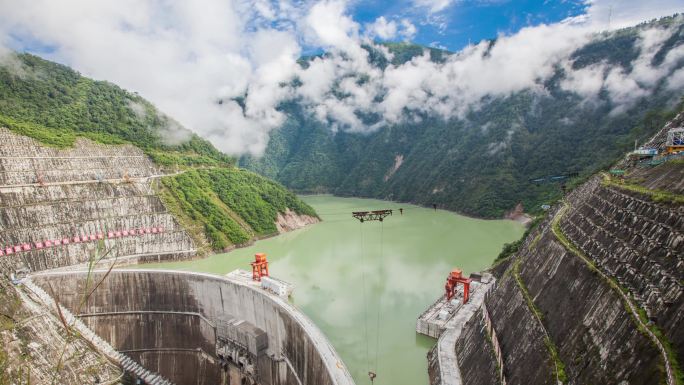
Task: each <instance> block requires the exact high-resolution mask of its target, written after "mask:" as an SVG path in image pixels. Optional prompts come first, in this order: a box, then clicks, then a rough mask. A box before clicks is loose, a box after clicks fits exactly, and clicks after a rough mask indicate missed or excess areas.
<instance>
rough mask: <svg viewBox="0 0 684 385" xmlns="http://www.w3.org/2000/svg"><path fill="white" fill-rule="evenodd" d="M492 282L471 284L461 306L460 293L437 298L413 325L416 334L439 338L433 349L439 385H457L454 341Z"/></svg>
mask: <svg viewBox="0 0 684 385" xmlns="http://www.w3.org/2000/svg"><path fill="white" fill-rule="evenodd" d="M495 283H496V280H495V279H494V278H493V277H492V278H491V279H488V280H487V283H484V282H473V283H471V286H470V299H469V301H468V303H466V304H463V303H462V301H463V298H462V294H461V295H460V296H456V297H454V299H452V302H447V300H446V297H442V298H440V299H439V300H438V301H437V302H435V303H434V304H433V305H431V306H430V307H429V308H428V309H427V310H426V311H425V312H424V313H423V314H422V315H421V316H420V317H419V318H418V321H417V323H416V331H417V332H418V333H421V334H425V335H428V336H430V337H439V339H438V340H437V346H436V347H435V349H434V354H436V360H437V365H436V368H435V370H436V371H438V372H439V373H438V375H436V376H432V377H435V378H437V377H438V378H439V382H438V383H439V384H441V385H461V384H463V381H462V380H461V371H460V370H459V366H458V359H457V357H456V349H455V345H456V341H457V340H458V337H459V336H460V335H461V331H462V330H463V327H464V326H465V324H466V322H468V321H469V320H470V319H471V318H472V317H473V315H475V313H476V312H477V310H478V309H480V307H481V306H482V304H483V302H484V299H485V296H486V295H487V292H489V290H491V289H492V288H493V287H494V285H495Z"/></svg>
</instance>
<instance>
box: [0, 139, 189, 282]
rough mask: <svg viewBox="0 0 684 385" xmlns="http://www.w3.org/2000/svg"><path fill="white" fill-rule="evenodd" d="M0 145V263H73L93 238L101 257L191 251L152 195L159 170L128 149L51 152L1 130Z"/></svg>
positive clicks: (132, 258)
mask: <svg viewBox="0 0 684 385" xmlns="http://www.w3.org/2000/svg"><path fill="white" fill-rule="evenodd" d="M0 142H1V143H2V146H0V228H1V229H2V232H0V246H2V254H3V255H4V258H2V261H3V262H2V263H3V264H9V265H10V266H12V267H17V266H21V265H23V266H24V267H26V268H28V269H29V270H31V271H38V270H47V269H54V268H59V267H64V266H71V265H76V264H81V263H85V262H87V261H89V259H90V258H93V257H94V256H95V254H96V249H97V248H98V244H100V243H102V244H103V245H104V250H108V251H109V252H108V254H107V255H106V258H107V259H109V260H112V259H116V260H117V261H118V262H119V261H120V262H125V263H136V262H142V261H151V260H163V259H181V258H189V257H192V256H193V255H194V254H195V247H194V245H193V241H192V240H191V239H190V237H189V236H188V235H187V234H186V232H185V231H184V230H183V229H182V228H181V227H180V226H179V225H178V223H177V222H176V220H175V219H174V218H173V216H172V215H170V214H169V213H168V212H167V211H166V209H165V207H164V205H163V204H162V202H161V201H160V199H159V198H158V197H157V196H156V195H155V194H154V191H153V189H152V183H153V180H154V178H155V177H157V176H159V172H158V171H157V169H156V167H155V165H154V164H153V163H152V162H151V161H150V160H149V159H148V158H147V157H146V156H145V155H144V154H143V153H142V151H140V150H139V149H137V148H136V147H133V146H130V145H126V146H104V145H98V144H95V143H92V142H90V141H87V140H79V141H78V142H77V145H76V146H75V147H74V148H70V149H66V150H59V149H55V148H50V147H46V146H42V145H40V144H38V143H37V142H35V141H34V140H33V139H30V138H27V137H23V136H18V135H15V134H13V133H11V132H10V131H8V130H6V129H0ZM100 254H101V255H100V256H102V255H103V254H104V252H103V251H101V252H100Z"/></svg>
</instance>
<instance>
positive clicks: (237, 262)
mask: <svg viewBox="0 0 684 385" xmlns="http://www.w3.org/2000/svg"><path fill="white" fill-rule="evenodd" d="M302 198H303V199H304V201H306V202H307V203H309V204H310V205H311V206H313V207H314V208H315V209H316V211H317V212H318V213H319V214H320V216H321V218H322V219H323V222H322V223H320V224H316V225H313V226H309V227H307V228H305V229H301V230H297V231H294V232H291V233H288V234H283V235H280V236H278V237H274V238H270V239H267V240H263V241H259V242H257V243H256V244H255V245H253V246H251V247H247V248H244V249H238V250H235V251H233V252H230V253H228V254H218V255H214V256H211V257H208V258H205V259H202V260H197V261H189V262H178V263H164V264H155V265H146V266H145V267H150V266H152V267H160V268H172V269H178V270H192V271H200V272H210V273H217V274H226V273H228V272H230V271H232V270H234V269H236V268H242V269H245V270H248V269H250V266H249V262H250V261H251V260H252V259H253V256H254V253H256V252H265V253H267V254H268V259H269V261H270V265H269V267H270V272H271V274H272V275H274V276H276V277H278V278H281V279H284V280H286V281H288V282H291V283H294V284H295V286H296V288H295V291H294V295H293V297H292V302H293V303H294V304H295V305H296V306H297V307H299V308H300V309H301V310H302V311H303V312H304V313H306V314H307V315H308V316H309V317H310V318H311V319H312V320H313V321H314V322H315V323H316V325H318V327H320V328H321V329H322V330H323V332H324V333H325V334H326V335H327V337H328V338H329V339H330V341H331V342H332V344H333V345H334V346H335V349H336V350H337V352H338V353H339V354H340V356H341V357H342V359H343V360H344V362H345V363H346V365H347V366H348V368H349V370H350V372H351V374H352V376H353V377H354V379H355V380H356V383H357V384H359V385H361V384H368V383H370V381H369V380H368V376H367V373H368V370H373V371H375V372H377V373H378V378H376V380H375V384H376V385H426V384H428V377H427V361H426V354H427V352H428V350H429V348H430V347H431V346H432V345H434V343H435V340H433V339H431V338H428V337H423V336H419V335H417V334H416V333H415V323H416V317H418V315H420V313H421V312H423V310H425V308H426V307H427V306H428V305H430V304H431V303H432V302H433V301H435V300H436V298H437V297H438V296H439V295H440V293H441V291H442V288H443V286H444V280H445V278H446V275H447V274H448V272H449V270H450V269H451V268H452V267H460V268H462V269H463V270H464V271H465V272H466V273H471V272H474V271H480V270H482V269H484V268H486V267H488V266H490V265H491V263H492V261H493V260H494V258H495V257H496V255H497V254H498V253H499V251H500V250H501V246H502V245H503V244H504V243H506V242H511V241H513V240H516V239H518V238H520V236H521V235H522V233H523V232H524V228H523V227H522V226H521V225H519V224H517V223H515V222H513V221H507V220H497V221H484V220H478V219H471V218H467V217H463V216H459V215H456V214H453V213H450V212H446V211H439V210H438V211H434V210H432V209H425V208H420V207H416V206H411V205H406V204H399V203H389V202H384V201H379V200H371V199H357V198H337V197H332V196H327V195H318V196H304V197H302ZM399 207H403V208H404V214H403V215H399V212H398V211H396V212H395V214H394V215H393V216H391V217H388V218H387V219H386V220H385V221H384V222H383V223H382V224H381V223H379V222H366V223H363V224H360V223H359V222H358V221H356V220H355V219H353V218H351V212H352V211H361V210H377V209H385V208H388V209H395V210H397V209H399ZM364 276H365V279H364ZM364 286H365V292H366V294H365V296H364ZM364 298H365V301H364ZM364 308H366V309H367V310H365V311H364ZM378 324H379V326H380V327H379V328H378Z"/></svg>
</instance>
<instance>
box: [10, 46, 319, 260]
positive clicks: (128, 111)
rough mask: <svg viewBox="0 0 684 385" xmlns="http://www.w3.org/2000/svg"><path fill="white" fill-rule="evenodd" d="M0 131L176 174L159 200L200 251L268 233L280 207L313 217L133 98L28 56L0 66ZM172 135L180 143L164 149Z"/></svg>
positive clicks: (165, 184) (167, 179)
mask: <svg viewBox="0 0 684 385" xmlns="http://www.w3.org/2000/svg"><path fill="white" fill-rule="evenodd" d="M0 127H7V128H9V129H11V130H12V131H14V132H16V133H18V134H21V135H26V136H29V137H32V138H35V139H37V140H38V141H40V142H42V143H44V144H47V145H50V146H56V147H60V148H61V147H69V146H72V145H73V144H74V141H75V140H76V139H77V138H79V137H83V138H88V139H91V140H94V141H96V142H100V143H104V144H123V143H130V144H133V145H135V146H138V147H140V148H141V149H143V150H144V151H145V153H146V154H148V155H149V156H150V157H151V158H152V160H154V161H155V162H156V163H157V164H159V165H162V166H176V167H178V168H179V169H180V170H183V171H184V172H182V173H180V174H177V175H174V176H169V177H165V178H163V181H162V183H161V186H160V187H161V188H160V189H159V194H160V196H161V197H162V199H163V200H164V202H165V204H166V205H167V207H168V208H169V210H171V211H172V212H173V213H174V214H175V216H176V217H177V218H178V220H179V221H180V222H181V223H182V224H183V225H184V227H185V228H186V229H187V230H188V231H189V232H190V234H191V235H192V236H193V238H194V239H196V240H198V241H200V242H198V247H199V248H200V249H201V251H202V252H209V251H211V250H224V249H226V248H229V247H231V246H233V245H241V244H245V243H248V242H250V241H251V240H253V239H254V238H255V237H260V236H266V235H271V234H274V233H276V232H277V229H276V226H275V224H274V221H275V219H276V217H277V215H278V213H279V212H285V211H286V210H287V209H288V208H289V209H291V210H293V211H295V212H296V213H302V214H308V215H312V216H316V213H315V212H314V210H313V209H312V208H311V207H309V206H308V205H306V204H305V203H303V202H302V201H300V200H299V199H298V198H297V197H296V196H295V195H294V194H292V193H291V192H289V191H287V190H286V189H285V188H284V187H283V186H281V185H279V184H278V183H275V182H272V181H269V180H267V179H265V178H264V177H262V176H259V175H256V174H253V173H251V172H248V171H245V170H240V169H237V168H235V167H233V164H234V163H235V161H234V159H233V158H231V157H229V156H227V155H225V154H223V153H221V152H220V151H218V150H217V149H216V148H215V147H214V146H213V145H212V144H211V143H209V142H208V141H206V140H204V139H202V138H200V137H198V136H197V135H194V134H192V133H191V132H190V131H188V130H187V129H185V128H183V127H182V126H180V125H179V124H178V123H176V122H174V121H173V120H172V119H170V118H169V117H167V116H165V115H164V114H162V113H160V112H159V111H157V109H156V108H155V107H154V106H153V105H152V104H150V103H149V102H147V101H146V100H145V99H143V98H141V97H140V96H138V95H136V94H132V93H130V92H127V91H125V90H123V89H121V88H119V87H117V86H116V85H113V84H111V83H107V82H100V81H94V80H91V79H88V78H85V77H82V76H81V75H80V74H78V73H77V72H75V71H73V70H71V69H70V68H68V67H66V66H63V65H59V64H57V63H52V62H49V61H46V60H43V59H41V58H39V57H36V56H33V55H29V54H18V55H15V56H12V58H11V59H10V61H8V62H4V63H3V64H0ZM179 136H180V137H183V138H184V139H186V140H184V141H181V143H180V144H171V143H170V142H171V141H173V140H175V141H176V142H177V141H178V140H177V139H178V137H179ZM172 139H173V140H172ZM176 167H170V168H172V169H175V168H176ZM203 241H204V242H203ZM207 241H208V242H207Z"/></svg>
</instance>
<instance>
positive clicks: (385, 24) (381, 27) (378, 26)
mask: <svg viewBox="0 0 684 385" xmlns="http://www.w3.org/2000/svg"><path fill="white" fill-rule="evenodd" d="M397 29H398V28H397V23H396V22H395V21H393V20H392V21H387V19H385V17H384V16H380V17H378V18H377V19H375V22H373V23H372V24H368V25H367V26H366V31H367V33H368V34H369V35H370V36H371V37H379V38H380V39H382V40H390V39H394V38H395V37H396V36H397Z"/></svg>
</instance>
